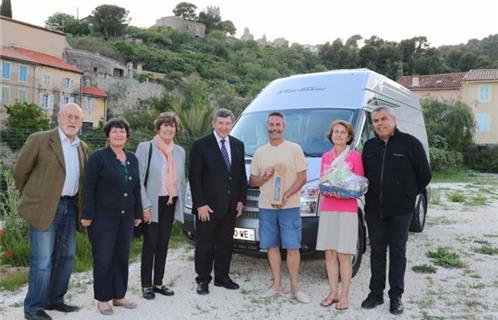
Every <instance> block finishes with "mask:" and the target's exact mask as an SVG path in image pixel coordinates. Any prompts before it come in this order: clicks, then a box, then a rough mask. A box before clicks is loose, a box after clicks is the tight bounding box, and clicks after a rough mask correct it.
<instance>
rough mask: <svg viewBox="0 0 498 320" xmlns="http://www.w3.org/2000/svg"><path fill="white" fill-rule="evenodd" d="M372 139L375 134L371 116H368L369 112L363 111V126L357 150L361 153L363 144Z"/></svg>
mask: <svg viewBox="0 0 498 320" xmlns="http://www.w3.org/2000/svg"><path fill="white" fill-rule="evenodd" d="M373 137H375V132H374V130H373V125H372V116H371V115H370V111H365V125H364V126H363V131H362V132H361V135H360V143H359V144H358V148H357V149H358V151H359V152H361V151H362V150H363V145H364V144H365V142H367V140H369V139H371V138H373Z"/></svg>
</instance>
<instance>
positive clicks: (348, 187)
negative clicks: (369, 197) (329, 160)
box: [319, 161, 368, 198]
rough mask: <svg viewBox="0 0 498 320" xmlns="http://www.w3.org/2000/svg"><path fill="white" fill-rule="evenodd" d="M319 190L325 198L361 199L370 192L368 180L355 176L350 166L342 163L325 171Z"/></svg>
mask: <svg viewBox="0 0 498 320" xmlns="http://www.w3.org/2000/svg"><path fill="white" fill-rule="evenodd" d="M319 188H320V193H322V194H323V195H324V196H337V195H338V196H339V197H341V198H359V197H361V196H362V195H364V194H365V193H366V192H367V190H368V179H367V178H365V177H362V176H359V175H357V174H355V173H354V172H352V171H351V168H350V166H349V164H347V163H346V162H343V161H340V162H339V163H337V164H335V165H334V166H331V167H330V168H328V169H326V170H325V172H324V174H323V175H322V177H321V178H320V184H319Z"/></svg>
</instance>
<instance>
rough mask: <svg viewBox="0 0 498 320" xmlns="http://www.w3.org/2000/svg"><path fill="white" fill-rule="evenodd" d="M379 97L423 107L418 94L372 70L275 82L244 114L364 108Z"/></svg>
mask: <svg viewBox="0 0 498 320" xmlns="http://www.w3.org/2000/svg"><path fill="white" fill-rule="evenodd" d="M374 97H376V98H378V99H381V100H385V101H390V102H392V103H396V104H405V105H407V106H410V107H413V108H416V109H419V108H420V106H419V104H418V99H417V97H416V95H415V94H414V93H412V92H411V91H410V90H408V89H406V88H405V87H403V86H402V85H400V84H398V83H396V82H395V81H393V80H391V79H388V78H387V77H385V76H383V75H381V74H378V73H376V72H374V71H371V70H369V69H366V68H363V69H344V70H333V71H327V72H319V73H310V74H302V75H294V76H290V77H287V78H281V79H277V80H274V81H272V82H271V83H270V84H268V86H266V88H265V89H264V90H263V91H261V93H260V94H259V95H258V96H257V97H256V98H255V99H254V100H253V101H252V102H251V104H250V105H249V106H248V107H247V108H246V109H245V111H244V113H250V112H259V111H275V110H288V109H303V108H315V109H316V108H331V107H332V108H334V107H335V108H351V109H360V108H363V107H364V106H366V105H367V104H368V102H369V101H370V99H372V98H374Z"/></svg>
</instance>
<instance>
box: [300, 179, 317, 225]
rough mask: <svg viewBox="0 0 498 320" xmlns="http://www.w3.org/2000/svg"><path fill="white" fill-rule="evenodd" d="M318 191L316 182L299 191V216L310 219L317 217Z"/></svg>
mask: <svg viewBox="0 0 498 320" xmlns="http://www.w3.org/2000/svg"><path fill="white" fill-rule="evenodd" d="M319 195H320V190H319V189H318V184H317V182H315V183H308V184H306V185H305V186H304V187H303V188H302V189H301V216H303V217H310V216H316V215H318V196H319Z"/></svg>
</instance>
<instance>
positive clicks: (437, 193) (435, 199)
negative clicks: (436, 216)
mask: <svg viewBox="0 0 498 320" xmlns="http://www.w3.org/2000/svg"><path fill="white" fill-rule="evenodd" d="M430 204H432V205H436V206H437V205H440V204H441V190H433V191H432V194H431V203H430Z"/></svg>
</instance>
